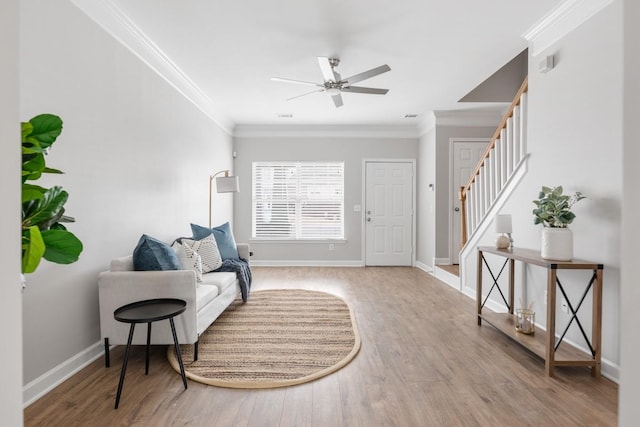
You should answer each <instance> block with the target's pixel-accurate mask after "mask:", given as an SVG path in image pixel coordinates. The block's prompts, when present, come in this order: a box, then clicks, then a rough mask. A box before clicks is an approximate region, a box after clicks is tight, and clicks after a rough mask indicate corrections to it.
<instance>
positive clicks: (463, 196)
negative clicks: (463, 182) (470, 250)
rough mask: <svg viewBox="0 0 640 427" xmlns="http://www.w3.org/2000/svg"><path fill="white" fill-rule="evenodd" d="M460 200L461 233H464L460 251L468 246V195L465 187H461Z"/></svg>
mask: <svg viewBox="0 0 640 427" xmlns="http://www.w3.org/2000/svg"><path fill="white" fill-rule="evenodd" d="M458 198H459V199H460V232H461V233H462V236H461V238H460V249H462V248H464V245H466V244H467V193H466V192H465V190H464V187H460V191H459V192H458Z"/></svg>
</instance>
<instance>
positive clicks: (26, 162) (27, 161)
mask: <svg viewBox="0 0 640 427" xmlns="http://www.w3.org/2000/svg"><path fill="white" fill-rule="evenodd" d="M25 157H26V158H25ZM45 167H46V165H45V160H44V154H42V153H35V154H31V155H28V156H24V157H23V158H22V170H24V171H29V172H42V171H43V170H44V168H45Z"/></svg>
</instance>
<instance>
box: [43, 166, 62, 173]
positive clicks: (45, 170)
mask: <svg viewBox="0 0 640 427" xmlns="http://www.w3.org/2000/svg"><path fill="white" fill-rule="evenodd" d="M42 172H44V173H56V174H63V173H64V172H62V171H61V170H60V169H53V168H47V167H45V168H44V169H43V170H42Z"/></svg>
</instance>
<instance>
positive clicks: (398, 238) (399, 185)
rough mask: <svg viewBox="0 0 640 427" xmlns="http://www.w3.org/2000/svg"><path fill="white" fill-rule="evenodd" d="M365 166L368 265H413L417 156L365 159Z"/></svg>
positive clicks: (365, 231) (365, 228)
mask: <svg viewBox="0 0 640 427" xmlns="http://www.w3.org/2000/svg"><path fill="white" fill-rule="evenodd" d="M363 169H364V180H363V182H364V215H363V218H364V226H363V227H364V232H363V238H364V242H363V248H364V263H365V265H370V266H374V265H380V266H411V265H413V262H414V246H415V233H414V230H415V215H414V205H415V173H414V171H415V160H379V161H378V160H365V161H364V168H363Z"/></svg>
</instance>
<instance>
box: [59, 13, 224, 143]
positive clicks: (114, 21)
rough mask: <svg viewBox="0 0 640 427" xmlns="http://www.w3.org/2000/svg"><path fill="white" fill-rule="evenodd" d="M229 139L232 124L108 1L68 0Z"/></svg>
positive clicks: (178, 68) (169, 59) (165, 55)
mask: <svg viewBox="0 0 640 427" xmlns="http://www.w3.org/2000/svg"><path fill="white" fill-rule="evenodd" d="M71 2H72V3H73V4H75V5H76V6H77V7H78V8H79V9H80V10H82V11H83V12H84V13H85V14H86V15H87V16H89V18H91V19H92V20H93V21H95V22H96V23H97V24H98V25H99V26H100V27H102V28H103V29H104V30H105V31H106V32H107V33H108V34H110V35H111V36H112V37H113V38H115V39H116V40H117V41H118V42H120V43H121V44H122V45H123V46H125V47H126V48H127V49H129V50H130V51H131V52H132V53H133V54H134V55H136V56H137V57H138V58H140V60H142V62H144V63H145V64H147V65H148V66H149V68H151V69H152V70H153V71H155V72H156V73H157V74H158V75H159V76H160V77H162V78H163V79H164V80H165V81H167V83H169V84H170V85H171V86H173V87H174V88H175V89H176V90H177V91H178V92H180V93H181V94H182V95H183V96H184V97H185V98H187V99H188V100H189V101H190V102H191V103H193V105H195V106H196V107H197V108H198V109H200V110H201V111H202V112H203V113H204V114H205V115H207V117H209V118H210V119H211V120H213V121H214V122H215V123H216V124H217V125H218V126H220V127H221V128H222V129H223V130H224V131H225V132H227V133H228V134H229V135H231V134H232V129H233V127H234V125H235V123H234V122H233V121H232V120H231V119H230V118H229V117H227V115H226V114H225V113H223V112H222V110H221V109H220V108H219V107H218V106H217V105H214V103H213V102H212V101H211V99H210V98H209V97H208V96H207V95H206V94H205V93H204V92H203V91H202V90H201V89H200V88H199V87H198V86H197V85H196V84H195V83H194V82H193V81H192V80H191V79H190V78H189V77H188V76H187V75H186V74H185V73H184V72H183V71H182V70H181V69H180V67H178V66H177V65H176V64H175V63H174V62H173V61H172V60H171V58H169V56H167V54H165V53H164V52H163V51H162V50H161V49H160V48H159V47H158V46H157V45H156V44H155V43H154V42H153V41H152V40H151V39H150V38H149V37H148V36H147V35H146V34H145V33H144V32H143V31H142V30H141V29H140V28H139V27H138V26H137V25H136V24H135V23H134V22H133V21H132V20H131V19H129V17H127V15H126V14H125V13H124V12H123V11H122V10H121V9H120V8H119V7H117V6H116V5H115V4H114V3H113V2H112V1H111V0H71Z"/></svg>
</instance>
